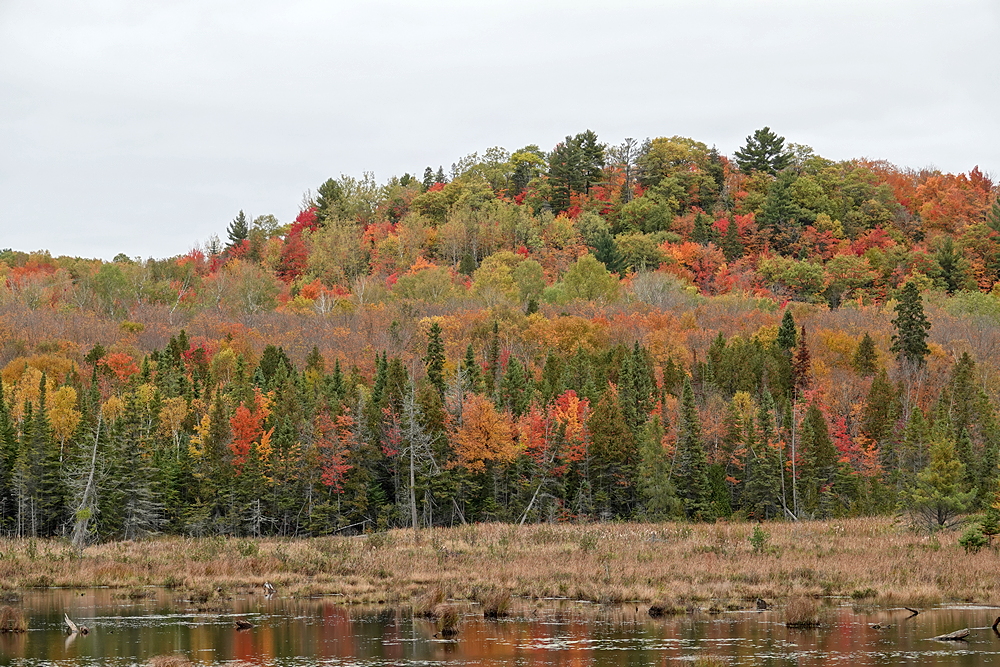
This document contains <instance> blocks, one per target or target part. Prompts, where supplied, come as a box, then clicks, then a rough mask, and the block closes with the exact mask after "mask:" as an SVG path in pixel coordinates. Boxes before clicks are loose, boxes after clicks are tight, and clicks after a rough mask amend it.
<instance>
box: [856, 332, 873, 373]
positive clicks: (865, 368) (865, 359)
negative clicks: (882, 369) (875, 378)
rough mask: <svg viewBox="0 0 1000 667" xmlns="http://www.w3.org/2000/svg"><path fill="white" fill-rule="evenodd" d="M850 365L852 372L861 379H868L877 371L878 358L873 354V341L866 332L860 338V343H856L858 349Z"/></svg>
mask: <svg viewBox="0 0 1000 667" xmlns="http://www.w3.org/2000/svg"><path fill="white" fill-rule="evenodd" d="M851 363H852V365H853V366H854V370H856V371H857V372H858V375H860V376H861V377H870V376H872V375H875V371H876V370H878V357H877V355H876V353H875V341H874V340H872V337H871V335H870V334H869V333H868V332H867V331H866V332H865V335H864V336H862V337H861V342H860V343H858V349H857V350H855V352H854V358H853V359H852V362H851Z"/></svg>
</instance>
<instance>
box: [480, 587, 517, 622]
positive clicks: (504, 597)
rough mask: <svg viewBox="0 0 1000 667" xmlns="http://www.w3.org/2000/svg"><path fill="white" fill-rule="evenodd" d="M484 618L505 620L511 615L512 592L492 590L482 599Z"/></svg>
mask: <svg viewBox="0 0 1000 667" xmlns="http://www.w3.org/2000/svg"><path fill="white" fill-rule="evenodd" d="M482 603H483V618H494V619H495V618H503V617H505V616H507V614H508V613H510V603H511V595H510V591H506V590H492V591H489V592H488V593H486V594H485V595H484V596H483V597H482Z"/></svg>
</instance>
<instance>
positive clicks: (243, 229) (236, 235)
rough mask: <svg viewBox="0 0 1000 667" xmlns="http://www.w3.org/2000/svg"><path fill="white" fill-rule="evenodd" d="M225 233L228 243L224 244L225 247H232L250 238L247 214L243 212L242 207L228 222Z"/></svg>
mask: <svg viewBox="0 0 1000 667" xmlns="http://www.w3.org/2000/svg"><path fill="white" fill-rule="evenodd" d="M226 234H227V235H228V236H229V245H227V246H226V247H227V248H234V247H236V246H238V245H240V244H241V243H243V242H244V241H246V240H247V239H248V238H250V223H249V221H247V216H246V214H245V213H243V209H240V212H239V213H237V214H236V217H235V218H233V221H232V222H230V223H229V226H228V227H227V228H226Z"/></svg>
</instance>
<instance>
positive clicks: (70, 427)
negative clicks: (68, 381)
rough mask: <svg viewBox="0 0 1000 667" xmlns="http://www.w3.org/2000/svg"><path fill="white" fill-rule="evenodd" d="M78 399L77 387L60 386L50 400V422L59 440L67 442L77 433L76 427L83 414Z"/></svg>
mask: <svg viewBox="0 0 1000 667" xmlns="http://www.w3.org/2000/svg"><path fill="white" fill-rule="evenodd" d="M76 399H77V396H76V389H74V388H73V387H60V388H59V389H58V390H57V391H55V392H53V394H52V396H51V398H50V399H49V401H48V404H49V424H50V425H51V426H52V432H53V434H55V436H56V438H57V439H58V440H59V442H65V441H66V439H67V438H69V437H70V436H72V435H73V434H74V433H76V427H77V426H79V425H80V417H81V415H80V411H79V410H77V409H76Z"/></svg>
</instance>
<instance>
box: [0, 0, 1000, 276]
mask: <svg viewBox="0 0 1000 667" xmlns="http://www.w3.org/2000/svg"><path fill="white" fill-rule="evenodd" d="M764 125H769V126H770V127H771V128H772V129H774V130H775V131H777V132H778V133H779V134H781V135H783V136H785V137H786V138H787V140H788V141H793V142H796V143H802V144H808V145H810V146H812V147H813V149H814V150H815V151H816V152H817V153H819V154H820V155H823V156H825V157H828V158H831V159H848V158H853V157H872V158H884V159H888V160H890V161H892V162H894V163H896V164H899V165H902V166H909V167H917V168H919V167H926V166H933V167H936V168H938V169H941V170H944V171H953V172H959V171H968V170H969V169H971V168H972V167H973V166H975V165H980V168H981V169H983V170H984V171H988V172H990V173H991V174H992V175H993V176H994V178H997V177H1000V2H998V0H950V1H948V2H942V1H940V0H933V1H924V0H901V1H898V2H889V1H878V0H865V1H863V2H843V1H836V0H828V1H826V2H816V1H815V0H801V1H798V2H791V1H788V2H778V1H760V0H757V1H751V0H741V1H735V0H734V1H731V2H724V1H712V0H691V1H690V2H682V1H670V0H660V1H659V2H623V1H622V0H615V1H607V0H602V1H601V2H589V1H584V0H567V1H566V2H555V1H551V0H533V1H522V0H505V1H503V2H492V1H489V2H487V1H479V0H463V1H455V2H434V1H424V2H399V1H384V2H377V1H369V0H366V1H353V2H336V1H332V0H322V1H320V0H313V1H310V0H283V1H282V2H274V1H271V2H265V1H263V0H231V1H224V0H141V1H140V2H136V1H135V0H88V1H87V2H78V1H75V0H0V248H3V247H12V248H15V249H19V250H36V249H42V248H44V249H48V250H50V251H52V253H53V254H57V255H58V254H69V255H81V256H88V257H103V258H106V259H110V258H111V257H113V256H114V255H115V254H117V253H119V252H124V253H126V254H127V255H129V256H133V257H134V256H143V257H148V256H154V257H165V256H171V255H177V254H180V253H183V252H186V251H187V250H189V249H190V248H191V247H192V246H194V245H195V244H196V243H198V242H204V241H205V240H206V239H207V238H208V237H209V235H210V234H213V233H216V234H219V235H220V236H223V237H224V236H225V228H226V225H227V224H228V223H229V221H230V220H231V219H232V218H233V217H234V215H235V214H236V212H237V211H238V210H239V209H241V208H242V209H244V210H246V211H247V212H248V213H251V214H253V215H259V214H263V213H273V214H275V215H276V216H278V218H279V219H280V220H282V221H283V222H287V221H289V220H291V219H292V218H293V217H294V216H295V214H296V213H297V211H298V207H299V204H300V202H301V201H302V196H303V193H305V191H306V190H309V189H313V190H315V188H316V187H317V186H318V185H319V184H320V183H321V182H323V181H324V180H326V179H327V178H329V177H331V176H338V175H340V174H341V173H345V174H350V175H355V176H360V175H361V173H362V172H364V171H373V172H375V175H376V178H377V179H378V180H379V181H384V180H385V179H387V178H388V177H390V176H392V175H394V174H395V175H402V174H403V173H404V172H410V173H415V174H422V172H423V169H424V167H425V166H428V165H433V166H434V167H435V168H436V167H437V166H438V165H444V167H445V170H446V171H447V169H448V167H449V165H450V164H451V163H452V162H454V161H456V160H457V159H458V158H460V157H461V156H463V155H466V154H468V153H471V152H473V151H483V150H484V149H486V148H488V147H490V146H497V145H499V146H504V147H505V148H507V149H510V150H513V149H516V148H519V147H521V146H523V145H525V144H530V143H536V144H538V145H539V146H541V147H542V148H543V149H545V150H548V149H551V148H552V146H553V145H554V144H555V143H556V142H557V141H559V140H560V139H561V138H562V137H564V136H565V135H567V134H575V133H577V132H580V131H582V130H584V129H587V128H589V129H592V130H594V131H595V132H597V133H598V135H599V137H600V138H601V139H602V140H603V141H606V142H609V143H618V142H620V141H621V140H622V139H624V138H625V137H634V138H636V139H643V138H646V137H656V136H671V135H683V136H690V137H693V138H695V139H698V140H700V141H703V142H705V143H707V144H709V145H713V144H714V145H716V146H717V147H718V148H719V150H720V151H722V152H723V153H725V154H727V155H731V154H732V152H733V151H734V150H735V149H737V148H738V147H739V146H740V145H742V143H743V141H744V139H745V137H746V136H747V135H748V134H750V133H751V132H752V131H753V130H754V129H756V128H759V127H762V126H764Z"/></svg>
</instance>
